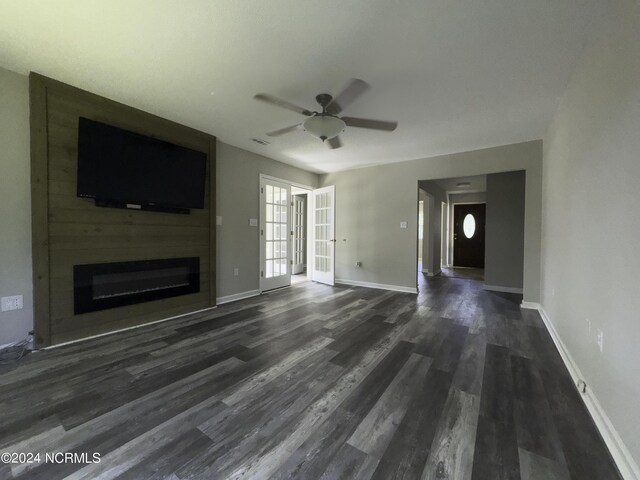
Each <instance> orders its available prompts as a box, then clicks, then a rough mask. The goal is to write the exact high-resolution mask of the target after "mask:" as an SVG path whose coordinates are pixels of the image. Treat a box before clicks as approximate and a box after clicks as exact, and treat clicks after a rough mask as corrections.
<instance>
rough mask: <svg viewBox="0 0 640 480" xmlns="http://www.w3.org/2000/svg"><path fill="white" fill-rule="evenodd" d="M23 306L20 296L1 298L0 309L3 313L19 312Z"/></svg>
mask: <svg viewBox="0 0 640 480" xmlns="http://www.w3.org/2000/svg"><path fill="white" fill-rule="evenodd" d="M23 306H24V303H23V299H22V295H13V296H12V297H2V306H1V307H0V308H1V310H2V311H3V312H9V311H11V310H21V309H22V308H23Z"/></svg>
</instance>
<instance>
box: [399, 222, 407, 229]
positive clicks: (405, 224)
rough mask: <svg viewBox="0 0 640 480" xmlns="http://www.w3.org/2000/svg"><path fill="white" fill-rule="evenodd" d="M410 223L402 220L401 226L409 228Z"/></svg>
mask: <svg viewBox="0 0 640 480" xmlns="http://www.w3.org/2000/svg"><path fill="white" fill-rule="evenodd" d="M408 225H409V224H408V223H407V222H400V228H407V226H408Z"/></svg>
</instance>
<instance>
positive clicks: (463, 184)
mask: <svg viewBox="0 0 640 480" xmlns="http://www.w3.org/2000/svg"><path fill="white" fill-rule="evenodd" d="M470 186H471V183H469V182H460V183H456V187H458V188H468V187H470Z"/></svg>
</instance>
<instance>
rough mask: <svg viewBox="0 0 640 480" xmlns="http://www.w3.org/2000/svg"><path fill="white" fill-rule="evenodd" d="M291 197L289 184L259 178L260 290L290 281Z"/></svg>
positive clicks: (289, 282) (282, 285)
mask: <svg viewBox="0 0 640 480" xmlns="http://www.w3.org/2000/svg"><path fill="white" fill-rule="evenodd" d="M290 198H291V186H290V185H288V184H286V183H282V182H278V181H275V180H270V179H268V178H262V179H261V180H260V223H261V225H260V236H261V242H260V290H262V291H263V292H264V291H265V290H272V289H274V288H279V287H286V286H287V285H290V284H291V269H290V268H289V267H290V265H289V262H290V260H289V259H290V255H289V252H290V251H291V229H290V226H291V219H290V216H289V202H290Z"/></svg>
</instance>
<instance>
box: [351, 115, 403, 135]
mask: <svg viewBox="0 0 640 480" xmlns="http://www.w3.org/2000/svg"><path fill="white" fill-rule="evenodd" d="M341 118H342V121H343V122H344V123H346V124H347V126H349V127H358V128H371V129H373V130H384V131H386V132H393V131H394V130H395V129H396V127H397V126H398V122H387V121H384V120H371V119H369V118H355V117H341Z"/></svg>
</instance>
